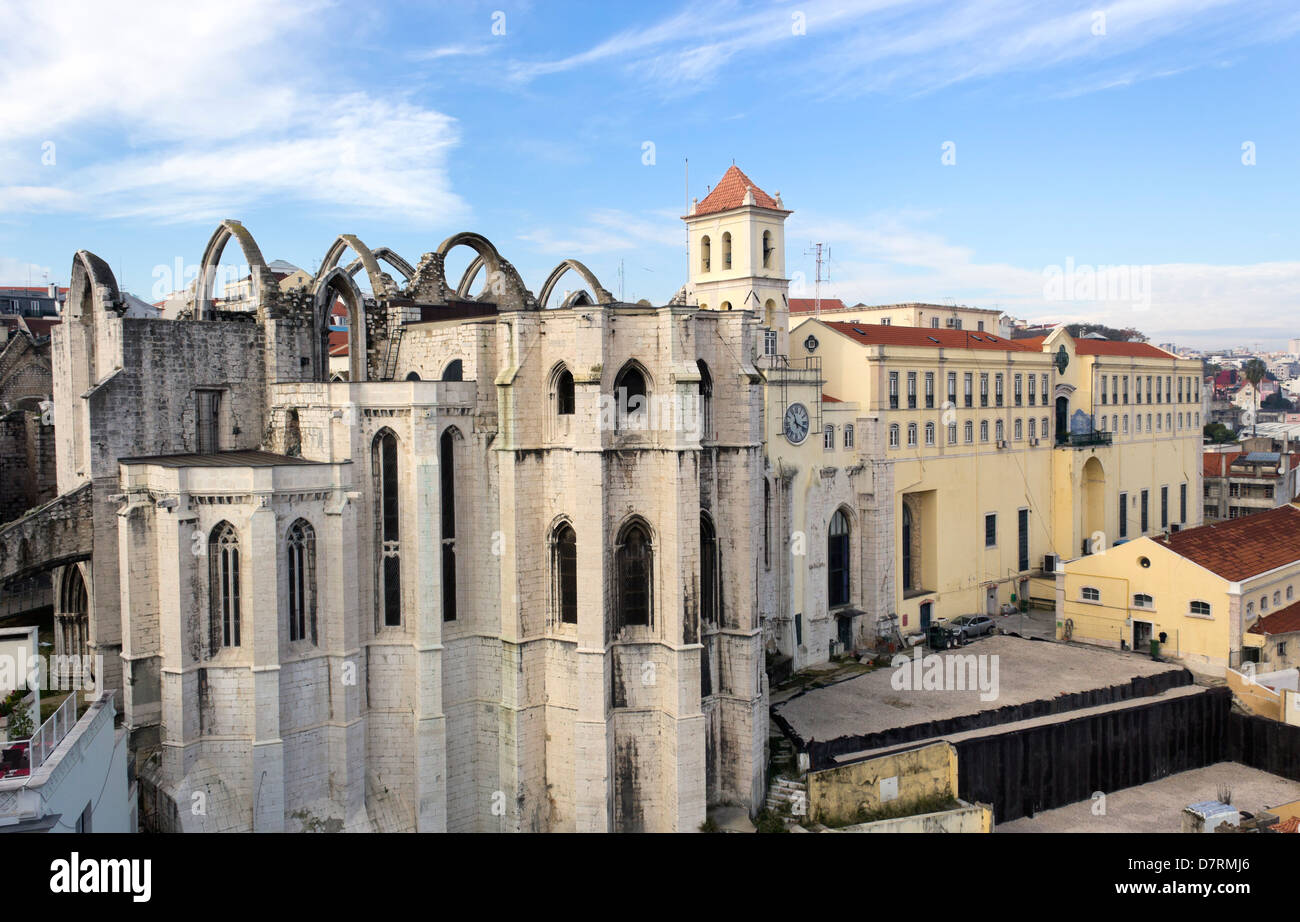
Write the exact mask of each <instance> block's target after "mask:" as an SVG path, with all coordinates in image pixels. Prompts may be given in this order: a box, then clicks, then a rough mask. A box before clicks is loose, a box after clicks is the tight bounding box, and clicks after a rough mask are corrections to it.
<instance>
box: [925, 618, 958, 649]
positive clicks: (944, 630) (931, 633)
mask: <svg viewBox="0 0 1300 922" xmlns="http://www.w3.org/2000/svg"><path fill="white" fill-rule="evenodd" d="M961 639H962V636H961V632H960V631H957V630H954V629H953V628H951V627H949V626H948V624H947V623H946V622H945V623H944V624H939V623H937V622H931V624H930V629H929V630H928V631H927V632H926V638H925V641H926V644H927V645H928V646H929V647H930V649H931V650H951V649H952V648H953V647H955V646H957V644H959V643H961Z"/></svg>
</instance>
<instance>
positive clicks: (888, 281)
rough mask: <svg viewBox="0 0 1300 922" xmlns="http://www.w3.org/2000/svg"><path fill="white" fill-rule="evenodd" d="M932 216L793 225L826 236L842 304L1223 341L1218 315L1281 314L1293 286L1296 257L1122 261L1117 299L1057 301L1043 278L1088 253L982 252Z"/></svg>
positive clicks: (1296, 287)
mask: <svg viewBox="0 0 1300 922" xmlns="http://www.w3.org/2000/svg"><path fill="white" fill-rule="evenodd" d="M931 218H932V216H928V215H923V214H918V213H903V212H899V213H877V214H870V215H865V216H864V217H863V218H862V220H861V221H860V222H852V223H850V222H845V221H841V220H837V219H827V220H821V219H819V218H818V217H816V216H812V215H805V216H802V218H801V220H800V221H798V222H796V223H795V224H794V225H793V227H792V232H793V233H794V234H796V235H808V236H810V239H817V240H828V241H832V246H833V249H834V252H835V256H836V259H835V262H834V263H833V265H832V269H831V275H832V281H830V282H829V283H824V284H823V288H822V295H823V297H835V298H842V299H843V300H844V301H845V302H846V303H849V304H855V303H858V302H865V303H867V304H892V303H899V302H907V301H930V302H936V303H947V302H948V301H949V300H950V299H951V300H952V301H955V302H956V303H959V304H969V305H972V306H978V307H987V308H993V307H996V308H998V309H1000V310H1003V311H1005V312H1007V313H1010V314H1012V315H1013V316H1017V317H1021V318H1024V319H1029V320H1038V321H1049V320H1050V321H1057V322H1075V321H1092V322H1097V323H1105V324H1107V325H1109V326H1115V327H1120V328H1123V327H1137V328H1138V329H1140V330H1142V331H1143V332H1145V333H1147V334H1148V335H1151V336H1152V337H1153V338H1159V339H1164V338H1170V339H1174V340H1175V341H1177V342H1180V343H1189V344H1195V343H1196V342H1197V341H1201V342H1210V341H1215V342H1218V343H1222V342H1223V325H1224V320H1225V318H1229V317H1247V316H1248V317H1284V316H1289V315H1291V314H1292V313H1294V311H1295V298H1296V292H1297V291H1300V261H1276V262H1261V263H1253V264H1244V265H1212V264H1206V263H1159V264H1151V265H1134V266H1126V267H1124V271H1126V272H1127V273H1128V274H1129V276H1130V277H1131V278H1133V279H1134V282H1135V288H1134V289H1133V290H1131V291H1128V292H1125V293H1124V294H1125V296H1123V297H1103V296H1100V295H1096V294H1095V293H1094V295H1091V296H1088V297H1077V298H1071V299H1060V298H1058V297H1057V295H1056V293H1055V292H1054V291H1053V290H1052V288H1051V286H1049V284H1048V282H1049V273H1054V272H1056V271H1061V272H1065V271H1066V270H1067V268H1068V266H1070V265H1073V266H1074V269H1075V273H1076V276H1075V277H1076V278H1077V277H1081V273H1083V272H1086V271H1087V270H1086V269H1085V268H1084V267H1085V266H1086V267H1089V268H1091V269H1098V268H1100V266H1099V265H1097V264H1098V263H1100V260H1097V259H1092V258H1090V257H1089V255H1088V254H1087V253H1073V254H1062V256H1061V258H1060V260H1059V261H1057V262H1056V263H1055V264H1054V265H1053V266H1050V267H1049V266H1022V265H1014V264H1011V263H1006V262H998V261H989V260H984V259H981V258H980V256H979V255H978V253H977V252H976V250H975V249H973V248H972V247H968V246H963V245H961V244H958V243H954V242H952V241H950V240H948V239H947V238H946V237H944V236H943V235H942V234H940V233H937V232H935V231H933V230H931V229H930V228H929V227H927V224H928V222H929V221H930V220H931ZM788 239H799V237H798V236H792V237H789V238H788ZM802 262H803V261H802V260H801V259H798V258H795V257H792V258H791V261H790V263H789V264H788V265H789V267H790V270H791V273H792V288H794V287H795V286H800V285H802V286H803V288H804V289H806V290H805V291H803V292H794V291H792V294H794V295H795V296H796V297H798V296H803V297H807V296H810V295H809V292H810V291H811V267H805V266H803V265H802ZM1110 271H1111V272H1112V273H1113V272H1116V271H1117V270H1110ZM1134 271H1135V272H1136V273H1137V275H1136V276H1134V275H1132V273H1133V272H1134ZM1133 295H1136V297H1134V296H1133ZM1242 335H1243V336H1245V335H1246V334H1245V333H1244V332H1243V333H1242ZM1231 339H1232V337H1231V336H1230V337H1229V340H1231Z"/></svg>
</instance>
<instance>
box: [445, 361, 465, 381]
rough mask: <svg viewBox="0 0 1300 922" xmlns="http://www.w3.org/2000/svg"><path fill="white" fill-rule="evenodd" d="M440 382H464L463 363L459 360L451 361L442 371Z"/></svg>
mask: <svg viewBox="0 0 1300 922" xmlns="http://www.w3.org/2000/svg"><path fill="white" fill-rule="evenodd" d="M442 380H444V381H464V380H465V363H464V362H462V361H461V360H460V359H453V360H452V361H451V362H450V363H448V365H447V367H446V368H445V369H443V372H442Z"/></svg>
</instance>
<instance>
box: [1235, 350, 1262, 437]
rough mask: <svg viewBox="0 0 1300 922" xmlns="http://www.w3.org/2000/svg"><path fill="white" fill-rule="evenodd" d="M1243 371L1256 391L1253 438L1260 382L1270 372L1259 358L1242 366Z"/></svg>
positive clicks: (1257, 413) (1251, 425)
mask: <svg viewBox="0 0 1300 922" xmlns="http://www.w3.org/2000/svg"><path fill="white" fill-rule="evenodd" d="M1241 373H1242V375H1243V376H1244V377H1245V379H1246V380H1247V381H1249V382H1250V386H1251V387H1252V388H1253V389H1254V391H1255V407H1254V409H1253V410H1252V412H1251V414H1250V434H1251V437H1252V438H1253V437H1254V435H1255V419H1256V417H1258V416H1259V383H1260V382H1261V381H1263V380H1264V376H1265V375H1267V374H1268V369H1267V368H1266V367H1264V363H1263V362H1261V361H1260V360H1259V359H1251V360H1250V361H1249V362H1247V363H1246V364H1245V365H1243V366H1242V368H1241Z"/></svg>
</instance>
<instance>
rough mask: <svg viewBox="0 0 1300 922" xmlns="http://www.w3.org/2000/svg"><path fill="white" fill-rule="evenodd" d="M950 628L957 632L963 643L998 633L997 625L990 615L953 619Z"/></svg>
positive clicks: (965, 616)
mask: <svg viewBox="0 0 1300 922" xmlns="http://www.w3.org/2000/svg"><path fill="white" fill-rule="evenodd" d="M948 627H949V628H950V629H952V630H953V631H955V632H957V633H958V634H959V635H960V636H961V639H962V640H963V641H965V640H970V639H971V638H973V637H982V636H984V635H985V634H993V633H995V632H996V631H997V625H995V624H994V623H993V619H992V618H990V617H989V616H988V615H962V616H961V617H960V618H953V619H952V621H951V622H950V623H949V625H948Z"/></svg>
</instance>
